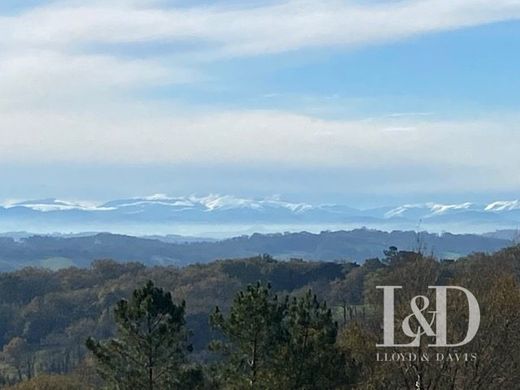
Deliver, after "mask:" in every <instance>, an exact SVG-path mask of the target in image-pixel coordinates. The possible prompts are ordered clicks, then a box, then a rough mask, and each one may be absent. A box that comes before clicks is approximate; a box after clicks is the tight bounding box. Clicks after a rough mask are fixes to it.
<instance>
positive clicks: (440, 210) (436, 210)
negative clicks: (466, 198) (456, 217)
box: [428, 202, 473, 215]
mask: <svg viewBox="0 0 520 390" xmlns="http://www.w3.org/2000/svg"><path fill="white" fill-rule="evenodd" d="M428 206H429V208H430V210H431V211H432V214H434V215H439V214H444V213H446V212H447V211H452V210H467V209H469V208H470V207H471V206H473V203H470V202H465V203H460V204H431V203H430V204H428Z"/></svg>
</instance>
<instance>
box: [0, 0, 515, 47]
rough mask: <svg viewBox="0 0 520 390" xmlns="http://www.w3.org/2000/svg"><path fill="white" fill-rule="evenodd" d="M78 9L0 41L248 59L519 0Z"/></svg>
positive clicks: (476, 20) (446, 25) (385, 33)
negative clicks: (193, 50) (199, 47)
mask: <svg viewBox="0 0 520 390" xmlns="http://www.w3.org/2000/svg"><path fill="white" fill-rule="evenodd" d="M67 4H69V5H67ZM72 4H74V3H72ZM82 4H83V5H78V4H76V5H70V3H67V2H64V3H56V4H54V5H52V4H51V5H49V6H46V7H40V8H36V9H33V10H31V11H29V12H25V13H23V14H22V15H19V16H15V17H7V18H3V19H0V32H1V34H0V36H1V37H2V38H1V40H0V42H2V43H3V44H4V45H20V44H21V45H24V46H33V45H35V46H41V45H49V46H52V47H55V46H59V45H63V46H71V45H72V46H76V45H81V44H86V43H109V42H111V43H122V42H143V41H165V40H166V41H193V40H198V41H202V42H207V43H209V44H210V45H211V46H210V51H213V52H214V53H215V54H218V55H249V54H262V53H270V52H281V51H287V50H295V49H301V48H305V47H313V46H323V45H344V46H349V45H360V44H367V43H373V42H384V41H389V40H394V39H402V38H406V37H410V36H413V35H416V34H421V33H428V32H432V31H442V30H450V29H456V28H461V27H467V26H473V25H479V24H483V23H491V22H495V21H500V20H511V19H517V18H519V17H520V2H519V1H518V0H494V1H490V0H408V1H387V2H379V3H375V4H374V3H373V4H368V5H361V4H359V3H356V2H353V1H341V0H322V1H310V0H297V1H296V0H292V1H285V2H277V3H275V4H264V5H257V6H242V7H231V6H227V7H226V6H222V5H220V6H217V5H215V6H211V7H209V6H195V7H189V8H172V7H169V8H161V6H160V3H158V4H154V2H148V1H145V2H137V1H126V2H125V1H118V2H110V3H108V2H86V3H85V2H83V3H82Z"/></svg>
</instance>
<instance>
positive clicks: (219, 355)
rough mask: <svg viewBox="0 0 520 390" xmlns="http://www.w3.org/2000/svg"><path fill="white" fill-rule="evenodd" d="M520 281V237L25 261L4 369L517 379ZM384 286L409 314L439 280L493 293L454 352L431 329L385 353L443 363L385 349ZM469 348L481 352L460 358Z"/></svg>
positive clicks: (207, 377) (9, 314)
mask: <svg viewBox="0 0 520 390" xmlns="http://www.w3.org/2000/svg"><path fill="white" fill-rule="evenodd" d="M519 280H520V247H512V248H508V249H505V250H502V251H500V252H497V253H495V254H492V255H487V254H474V255H471V256H468V257H466V258H461V259H459V260H457V261H438V260H436V259H434V258H431V257H429V256H425V255H423V254H421V253H415V252H406V251H398V250H397V248H390V249H389V250H388V251H385V257H383V258H381V259H369V260H367V261H365V263H364V264H363V265H362V266H358V265H356V264H353V263H320V262H306V261H301V260H293V261H276V260H274V259H273V258H271V257H270V256H267V255H266V256H261V257H257V258H251V259H245V260H227V261H218V262H214V263H210V264H206V265H193V266H189V267H186V268H174V267H152V268H147V267H144V266H143V265H140V264H137V263H131V264H119V263H115V262H112V261H108V260H106V261H98V262H95V263H93V265H92V267H91V268H89V269H77V268H69V269H64V270H61V271H57V272H50V271H46V270H42V269H24V270H22V271H18V272H14V273H8V274H2V275H0V302H1V303H0V326H1V327H2V329H1V334H2V335H3V339H2V343H3V346H2V365H1V367H0V368H1V373H2V380H3V383H4V385H6V386H8V385H14V388H16V389H46V388H49V389H97V388H103V387H106V388H112V389H197V388H199V389H248V388H253V389H367V390H368V389H381V390H383V389H385V390H386V389H418V388H419V389H441V390H442V389H483V388H486V389H514V388H516V386H517V384H518V383H520V354H518V352H517V351H518V350H519V349H520V310H519V309H520V285H519ZM380 285H399V286H403V289H402V291H401V293H400V294H399V296H397V297H396V303H395V312H396V317H397V319H398V320H402V319H403V318H404V317H406V316H407V315H408V314H410V307H409V305H410V299H411V297H413V296H415V295H417V294H423V295H425V296H429V297H430V298H431V301H433V300H434V299H433V297H431V294H432V292H431V290H429V289H428V286H432V285H433V286H435V285H457V286H463V287H465V288H467V289H469V290H470V291H472V292H473V293H474V294H475V296H476V297H477V300H478V302H479V304H480V310H481V323H480V329H479V332H478V333H477V336H476V337H475V339H474V340H473V341H472V342H471V343H469V344H467V345H464V346H461V347H456V348H443V349H442V351H437V350H432V349H431V348H428V347H427V344H428V342H431V341H432V340H431V338H430V340H428V337H423V338H422V339H421V345H420V346H418V347H414V348H407V349H405V350H403V349H396V350H393V349H391V348H390V349H385V351H384V352H387V353H389V354H390V355H391V354H392V352H401V353H403V352H404V353H406V352H410V353H413V354H417V355H419V356H420V355H422V354H424V353H425V352H428V351H433V352H442V354H443V356H448V358H447V359H443V360H442V361H420V360H419V361H413V360H400V361H378V359H377V358H376V356H377V352H381V349H380V348H376V344H377V343H380V342H381V341H382V327H381V326H382V318H383V315H382V310H383V307H382V303H383V302H382V295H381V291H380V290H378V289H376V286H380ZM464 307H465V306H464V302H463V299H462V297H458V296H454V297H453V299H450V301H449V304H448V309H449V310H448V311H449V318H448V330H449V337H450V339H453V340H460V339H462V338H463V337H461V335H463V334H464V332H465V329H466V320H467V312H466V310H465V309H463V308H464ZM461 308H462V309H461ZM397 337H398V336H396V338H397ZM86 340H88V341H86ZM403 341H404V340H401V342H403ZM464 354H466V355H468V356H473V355H475V354H476V356H477V359H475V360H471V359H470V360H464V359H459V358H455V357H456V356H458V357H460V356H464ZM15 383H18V384H15Z"/></svg>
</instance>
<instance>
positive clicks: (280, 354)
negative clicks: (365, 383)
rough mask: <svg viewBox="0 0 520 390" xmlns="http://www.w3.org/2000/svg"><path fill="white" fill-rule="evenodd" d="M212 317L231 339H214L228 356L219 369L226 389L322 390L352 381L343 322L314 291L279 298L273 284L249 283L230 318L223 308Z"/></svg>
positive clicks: (215, 344)
mask: <svg viewBox="0 0 520 390" xmlns="http://www.w3.org/2000/svg"><path fill="white" fill-rule="evenodd" d="M211 321H212V324H213V326H214V327H215V328H217V329H219V330H220V331H221V332H222V333H223V336H224V341H225V342H222V340H221V341H217V342H215V343H214V344H213V347H215V346H216V347H218V348H214V349H220V350H223V351H224V352H225V354H226V355H227V356H225V358H226V359H225V363H224V364H223V365H221V366H220V367H218V368H217V369H216V370H215V371H216V377H217V384H218V385H220V386H221V387H222V388H225V389H245V388H251V389H295V390H296V389H297V390H301V389H309V390H310V389H316V390H318V389H332V388H341V386H342V385H344V384H346V383H347V377H346V372H347V365H346V362H345V358H344V356H343V354H342V353H341V352H340V351H339V349H338V348H336V336H337V330H338V328H337V324H336V323H335V321H334V320H333V316H332V312H331V311H330V310H329V309H328V308H327V306H326V304H325V303H321V302H319V300H318V299H317V298H316V296H314V295H313V294H312V293H311V292H310V291H309V292H308V293H307V294H306V295H304V296H303V297H301V298H290V297H286V298H285V299H282V300H278V297H277V296H276V295H274V294H273V293H272V292H271V288H270V286H269V285H267V286H266V285H262V284H261V283H258V284H256V285H255V286H248V287H247V289H246V290H245V291H242V292H240V293H239V294H238V295H237V296H236V298H235V300H234V302H233V305H232V306H231V309H230V312H229V315H228V316H227V317H226V316H224V315H223V314H222V312H221V311H220V310H219V309H218V308H217V309H216V310H215V312H214V313H213V315H212V318H211ZM214 387H217V385H215V386H214Z"/></svg>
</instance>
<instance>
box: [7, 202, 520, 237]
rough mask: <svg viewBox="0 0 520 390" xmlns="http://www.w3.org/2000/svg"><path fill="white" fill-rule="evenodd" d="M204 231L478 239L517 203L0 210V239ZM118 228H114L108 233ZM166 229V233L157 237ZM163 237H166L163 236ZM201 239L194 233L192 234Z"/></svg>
mask: <svg viewBox="0 0 520 390" xmlns="http://www.w3.org/2000/svg"><path fill="white" fill-rule="evenodd" d="M190 224H207V225H213V226H217V227H219V228H222V229H225V227H224V226H225V225H230V224H235V225H241V226H245V225H248V226H265V225H269V226H274V225H280V229H281V228H282V227H284V228H287V229H288V230H291V229H292V228H291V227H294V228H295V229H300V230H303V229H304V227H305V226H314V228H315V230H316V229H322V230H326V229H329V228H341V227H343V226H344V227H359V226H367V227H373V228H380V229H386V230H389V229H415V228H417V226H420V227H421V228H423V229H427V230H432V231H440V230H448V231H467V232H481V231H488V230H495V229H511V228H517V226H518V225H520V201H518V200H512V201H493V202H490V203H487V204H475V203H469V202H464V203H457V204H448V203H447V204H439V203H421V204H405V205H396V206H390V207H379V208H372V209H356V208H352V207H349V206H346V205H341V204H310V203H302V202H290V201H287V200H283V199H281V198H280V197H270V198H263V199H250V198H241V197H235V196H231V195H215V194H211V195H207V196H195V195H191V196H177V197H173V196H167V195H162V194H157V195H152V196H146V197H139V198H128V199H118V200H112V201H109V202H106V203H95V202H83V201H66V200H58V199H40V200H31V201H10V202H5V203H4V204H3V205H2V206H0V231H13V230H34V229H35V228H37V229H39V230H40V231H41V230H42V229H43V230H45V229H47V230H50V231H76V230H78V229H79V230H83V231H85V230H92V229H94V230H97V231H99V230H103V231H114V230H116V231H117V230H118V228H119V230H121V228H122V227H125V226H126V227H128V226H141V227H142V228H143V231H145V232H149V233H150V234H155V233H157V231H154V229H150V230H149V231H148V230H147V227H150V226H152V225H153V226H162V227H163V228H164V229H162V228H161V229H160V230H161V231H163V232H164V231H168V232H171V233H174V232H178V230H175V228H176V227H178V226H180V225H182V226H184V225H190ZM115 227H118V228H115ZM165 229H166V230H165ZM168 229H170V230H168ZM200 233H202V232H200Z"/></svg>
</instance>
